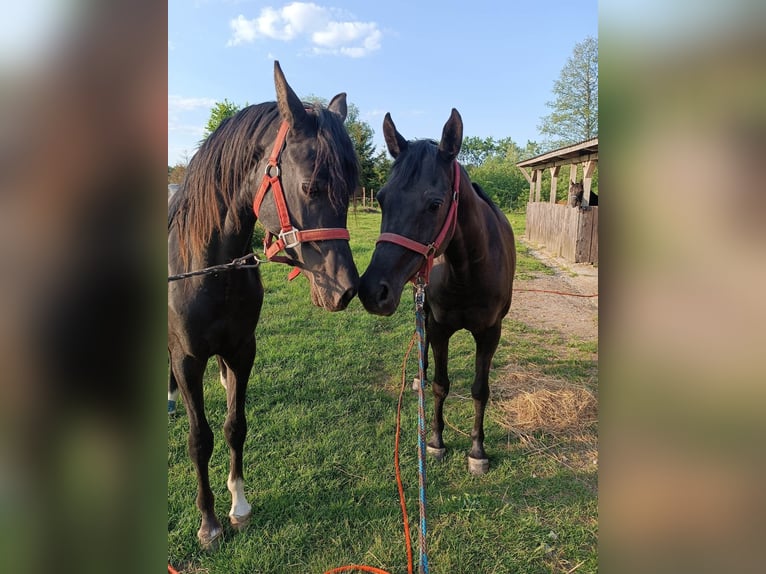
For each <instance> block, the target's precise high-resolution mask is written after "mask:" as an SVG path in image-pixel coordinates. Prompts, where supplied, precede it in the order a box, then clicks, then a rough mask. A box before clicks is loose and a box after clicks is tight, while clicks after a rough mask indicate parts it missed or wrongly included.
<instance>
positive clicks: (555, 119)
mask: <svg viewBox="0 0 766 574" xmlns="http://www.w3.org/2000/svg"><path fill="white" fill-rule="evenodd" d="M553 95H554V100H553V101H551V102H547V103H546V105H547V106H548V107H549V108H551V113H550V114H549V115H548V116H545V117H543V118H541V120H542V123H541V124H540V125H539V126H538V129H539V130H540V133H542V134H545V135H547V136H549V137H550V142H549V143H550V146H551V148H557V147H562V146H565V145H568V144H572V143H576V142H579V141H582V140H586V139H590V138H593V137H596V136H597V135H598V41H597V40H596V39H594V38H591V37H588V38H586V39H585V40H583V41H582V42H580V43H578V44H576V45H575V47H574V50H573V51H572V55H571V56H570V57H569V59H568V60H567V63H566V64H565V65H564V67H563V68H562V70H561V73H560V75H559V78H558V79H557V80H556V81H555V83H554V84H553Z"/></svg>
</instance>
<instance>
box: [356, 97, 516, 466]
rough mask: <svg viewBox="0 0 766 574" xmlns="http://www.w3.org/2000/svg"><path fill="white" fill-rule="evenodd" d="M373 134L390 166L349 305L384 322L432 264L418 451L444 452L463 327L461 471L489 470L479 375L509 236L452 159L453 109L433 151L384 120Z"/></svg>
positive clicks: (510, 268)
mask: <svg viewBox="0 0 766 574" xmlns="http://www.w3.org/2000/svg"><path fill="white" fill-rule="evenodd" d="M383 134H384V136H385V140H386V145H387V147H388V151H389V152H390V153H391V155H392V156H393V157H394V158H395V161H394V164H393V166H392V168H391V175H390V177H389V179H388V181H387V182H386V184H385V185H384V186H383V187H382V188H381V190H380V191H379V192H378V196H377V199H378V202H379V203H380V207H381V209H382V211H383V221H382V223H381V232H382V233H381V236H380V238H379V240H378V244H377V246H376V247H375V251H374V253H373V256H372V260H371V262H370V265H369V267H368V268H367V270H366V271H365V273H364V274H363V275H362V279H361V281H360V284H359V298H360V299H361V301H362V303H363V305H364V307H365V309H367V310H368V311H369V312H371V313H375V314H378V315H391V314H392V313H394V311H396V308H397V307H398V305H399V300H400V297H401V294H402V289H403V288H404V286H405V284H406V283H407V282H408V281H410V280H412V279H413V278H414V277H415V276H416V275H419V274H420V275H422V274H424V273H425V275H426V276H427V275H428V268H429V267H430V264H431V262H432V263H433V269H432V270H431V271H430V278H428V277H424V280H426V281H427V287H426V301H425V310H426V342H427V346H428V345H430V348H431V349H432V350H433V355H434V376H433V381H432V390H433V394H434V399H435V404H434V420H433V425H432V426H433V434H432V436H431V439H430V441H429V442H428V450H429V452H430V453H431V454H433V455H435V456H436V457H437V458H441V457H443V456H444V453H445V447H444V441H443V439H442V431H443V430H444V416H443V408H444V401H445V399H446V398H447V395H448V393H449V388H450V380H449V376H448V373H447V358H448V349H449V339H450V337H451V336H452V335H453V334H454V333H455V332H456V331H458V330H459V329H467V330H468V331H470V332H471V334H472V335H473V338H474V340H475V341H476V371H475V378H474V381H473V385H472V387H471V395H472V397H473V401H474V410H475V419H474V425H473V430H472V432H471V438H472V443H473V444H472V447H471V451H470V453H469V455H468V457H469V458H468V462H469V464H468V467H469V470H470V471H471V472H473V473H475V474H483V473H485V472H487V470H488V469H489V460H488V458H487V455H486V453H485V451H484V410H485V408H486V405H487V400H488V399H489V382H488V377H489V369H490V365H491V363H492V357H493V355H494V354H495V350H496V349H497V346H498V343H499V341H500V331H501V326H502V321H503V317H505V315H506V314H507V313H508V309H509V308H510V305H511V292H512V286H513V276H514V272H515V269H516V247H515V243H514V237H513V231H512V230H511V226H510V224H509V223H508V220H507V218H506V217H505V215H504V214H503V213H502V212H501V211H500V209H498V207H497V206H496V205H494V204H493V203H492V201H491V200H490V199H489V197H487V195H486V194H485V193H484V191H483V190H482V189H481V188H480V187H479V186H478V185H477V184H475V183H471V181H470V180H469V178H468V175H467V173H466V172H465V170H464V169H463V168H462V167H461V166H460V165H459V164H458V163H457V161H456V159H455V158H456V157H457V155H458V152H459V151H460V146H461V144H462V140H463V122H462V119H461V118H460V114H458V112H457V110H454V109H453V110H452V114H451V116H450V118H449V120H448V121H447V123H446V124H445V126H444V130H443V132H442V138H441V141H440V142H439V143H438V144H436V143H435V142H433V141H428V140H417V141H407V140H405V139H404V138H403V137H402V136H401V134H399V132H398V131H397V130H396V126H394V123H393V121H391V116H390V115H389V114H386V117H385V119H384V121H383ZM455 209H456V210H457V211H456V213H454V210H455ZM424 265H425V267H424Z"/></svg>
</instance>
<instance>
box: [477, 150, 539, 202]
mask: <svg viewBox="0 0 766 574" xmlns="http://www.w3.org/2000/svg"><path fill="white" fill-rule="evenodd" d="M468 174H469V175H470V176H471V180H473V181H474V182H476V183H478V184H479V185H480V186H481V187H482V188H483V189H484V191H486V192H487V195H489V196H490V197H491V198H492V201H494V202H495V203H496V204H497V205H499V206H500V207H501V208H503V209H516V208H518V207H520V206H522V205H523V204H524V203H525V198H526V196H527V195H528V193H529V192H528V190H529V184H528V183H527V180H526V179H525V178H524V176H523V175H522V174H521V171H520V170H519V168H517V167H516V163H515V161H513V160H512V159H510V158H508V157H493V158H490V159H488V160H487V161H485V162H484V163H483V164H482V165H480V166H477V167H472V168H469V170H468Z"/></svg>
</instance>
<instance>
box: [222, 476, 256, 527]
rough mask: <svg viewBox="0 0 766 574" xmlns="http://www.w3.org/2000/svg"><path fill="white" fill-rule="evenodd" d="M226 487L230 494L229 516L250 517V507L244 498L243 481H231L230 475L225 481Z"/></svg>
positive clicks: (238, 479) (239, 479)
mask: <svg viewBox="0 0 766 574" xmlns="http://www.w3.org/2000/svg"><path fill="white" fill-rule="evenodd" d="M226 487H227V488H228V489H229V492H231V510H230V511H229V516H237V517H240V518H244V517H246V516H250V512H251V510H252V507H251V506H250V504H249V503H248V502H247V499H246V498H245V481H244V480H242V479H241V478H237V479H236V480H232V478H231V475H229V478H228V479H227V480H226Z"/></svg>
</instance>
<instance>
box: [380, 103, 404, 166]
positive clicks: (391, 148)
mask: <svg viewBox="0 0 766 574" xmlns="http://www.w3.org/2000/svg"><path fill="white" fill-rule="evenodd" d="M383 137H384V138H385V140H386V147H387V148H388V153H390V154H391V157H393V158H394V159H396V158H397V157H398V156H399V154H400V153H402V152H403V151H404V150H406V149H407V145H408V144H407V140H406V139H404V136H402V134H400V133H399V132H398V131H396V126H395V125H394V120H392V119H391V114H389V113H386V117H384V118H383Z"/></svg>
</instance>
